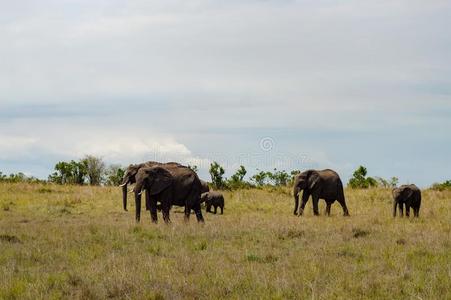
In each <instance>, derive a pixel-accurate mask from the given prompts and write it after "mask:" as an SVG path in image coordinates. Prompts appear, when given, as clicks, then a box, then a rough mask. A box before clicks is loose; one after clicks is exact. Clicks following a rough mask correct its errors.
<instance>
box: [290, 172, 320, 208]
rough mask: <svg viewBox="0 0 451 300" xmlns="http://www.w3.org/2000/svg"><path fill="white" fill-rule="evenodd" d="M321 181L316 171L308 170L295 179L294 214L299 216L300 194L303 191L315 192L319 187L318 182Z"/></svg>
mask: <svg viewBox="0 0 451 300" xmlns="http://www.w3.org/2000/svg"><path fill="white" fill-rule="evenodd" d="M319 181H320V176H319V174H318V172H317V171H315V170H308V171H305V172H302V173H300V174H298V175H296V177H295V179H294V187H293V194H294V214H295V215H296V214H297V211H298V207H299V193H300V192H301V190H309V191H311V190H314V189H316V188H317V186H318V182H319Z"/></svg>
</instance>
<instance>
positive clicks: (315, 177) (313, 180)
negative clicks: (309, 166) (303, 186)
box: [308, 171, 320, 190]
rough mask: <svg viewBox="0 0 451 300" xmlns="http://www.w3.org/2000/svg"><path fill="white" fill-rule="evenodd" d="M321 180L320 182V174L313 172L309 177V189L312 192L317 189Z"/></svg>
mask: <svg viewBox="0 0 451 300" xmlns="http://www.w3.org/2000/svg"><path fill="white" fill-rule="evenodd" d="M319 180H320V177H319V174H318V172H316V171H312V173H311V174H310V176H309V177H308V188H309V189H310V190H313V189H315V187H316V185H317V184H318V182H319Z"/></svg>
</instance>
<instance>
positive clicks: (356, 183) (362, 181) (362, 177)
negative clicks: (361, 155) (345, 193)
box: [348, 166, 377, 189]
mask: <svg viewBox="0 0 451 300" xmlns="http://www.w3.org/2000/svg"><path fill="white" fill-rule="evenodd" d="M367 174H368V171H367V169H366V168H365V167H364V166H359V167H358V168H357V170H355V171H354V174H353V175H352V178H351V179H350V180H349V182H348V185H349V186H350V187H351V188H353V189H357V188H361V189H367V188H369V187H376V186H377V181H376V179H374V178H372V177H366V175H367Z"/></svg>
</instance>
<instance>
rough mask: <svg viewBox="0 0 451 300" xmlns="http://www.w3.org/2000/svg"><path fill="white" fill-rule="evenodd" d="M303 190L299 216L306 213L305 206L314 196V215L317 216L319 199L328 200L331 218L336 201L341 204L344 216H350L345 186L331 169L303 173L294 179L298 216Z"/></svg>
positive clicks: (296, 212)
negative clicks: (344, 190)
mask: <svg viewBox="0 0 451 300" xmlns="http://www.w3.org/2000/svg"><path fill="white" fill-rule="evenodd" d="M301 190H303V191H304V192H303V194H302V203H301V208H300V210H299V216H301V215H302V214H303V213H304V208H305V205H306V204H307V201H308V199H309V197H310V195H311V196H312V199H313V213H314V214H315V215H316V216H317V215H319V211H318V201H319V199H324V200H326V203H327V207H326V214H327V215H329V216H330V207H331V205H332V203H334V202H335V200H337V201H338V203H340V204H341V206H342V208H343V215H344V216H349V212H348V208H347V207H346V201H345V196H344V192H343V184H342V182H341V179H340V176H338V174H337V173H336V172H335V171H333V170H330V169H326V170H319V171H317V170H308V171H305V172H302V173H300V174H298V175H296V177H295V178H294V187H293V194H294V214H295V215H297V214H298V207H299V193H300V192H301Z"/></svg>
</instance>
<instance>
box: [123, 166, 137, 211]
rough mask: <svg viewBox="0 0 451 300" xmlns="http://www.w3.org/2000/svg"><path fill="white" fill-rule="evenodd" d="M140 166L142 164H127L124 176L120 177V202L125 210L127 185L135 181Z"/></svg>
mask: <svg viewBox="0 0 451 300" xmlns="http://www.w3.org/2000/svg"><path fill="white" fill-rule="evenodd" d="M141 167H142V164H140V165H129V166H128V168H127V170H126V171H125V174H124V178H123V179H122V183H121V185H120V186H121V187H122V203H123V205H124V210H125V211H127V185H128V184H133V183H135V182H136V178H135V177H136V174H137V173H138V171H139V169H140V168H141Z"/></svg>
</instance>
